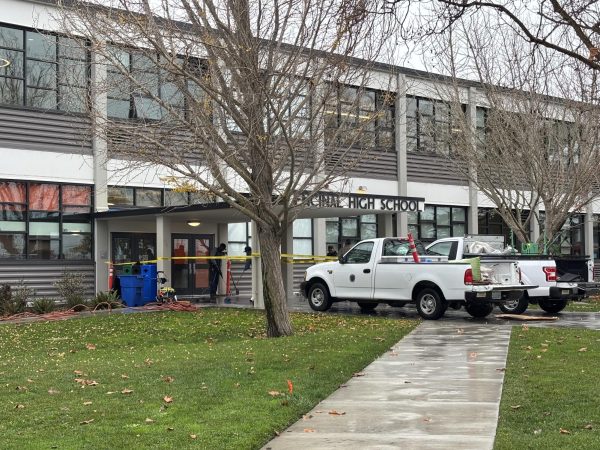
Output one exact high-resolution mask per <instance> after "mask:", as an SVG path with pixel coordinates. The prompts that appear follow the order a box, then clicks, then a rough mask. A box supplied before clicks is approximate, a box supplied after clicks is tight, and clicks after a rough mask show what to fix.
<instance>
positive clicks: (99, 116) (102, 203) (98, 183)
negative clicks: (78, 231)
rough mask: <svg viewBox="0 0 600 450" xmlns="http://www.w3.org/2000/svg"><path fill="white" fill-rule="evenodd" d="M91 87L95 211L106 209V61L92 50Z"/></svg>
mask: <svg viewBox="0 0 600 450" xmlns="http://www.w3.org/2000/svg"><path fill="white" fill-rule="evenodd" d="M91 88H92V91H91V109H92V112H91V118H92V150H93V154H94V207H95V210H96V211H106V210H108V176H107V169H106V166H107V162H108V145H107V140H106V117H107V111H106V108H107V98H106V63H105V60H104V57H102V56H101V55H99V54H98V53H96V52H92V72H91Z"/></svg>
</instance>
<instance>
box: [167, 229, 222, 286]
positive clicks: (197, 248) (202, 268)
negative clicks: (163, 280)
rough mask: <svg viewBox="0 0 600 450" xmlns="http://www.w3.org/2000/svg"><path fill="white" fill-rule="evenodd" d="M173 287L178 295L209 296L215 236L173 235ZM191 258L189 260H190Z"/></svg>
mask: <svg viewBox="0 0 600 450" xmlns="http://www.w3.org/2000/svg"><path fill="white" fill-rule="evenodd" d="M172 239H173V241H172V243H173V247H172V248H173V259H172V262H171V273H172V275H173V280H172V286H173V287H174V288H175V290H176V291H177V295H180V296H181V295H207V294H209V292H210V291H209V287H210V285H209V280H210V263H209V260H208V259H203V258H199V259H196V258H197V257H202V256H210V254H211V252H212V251H213V242H214V235H187V234H186V235H182V234H173V235H172ZM188 258H189V259H188Z"/></svg>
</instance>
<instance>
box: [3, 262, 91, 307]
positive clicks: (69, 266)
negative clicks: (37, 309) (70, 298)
mask: <svg viewBox="0 0 600 450" xmlns="http://www.w3.org/2000/svg"><path fill="white" fill-rule="evenodd" d="M65 272H75V273H80V274H82V275H83V277H84V285H85V289H86V295H87V296H88V297H92V296H93V295H94V281H95V280H94V279H95V277H94V272H95V265H94V263H93V262H92V261H90V262H89V263H88V262H66V261H60V262H50V261H43V262H42V261H2V262H1V263H0V284H9V285H11V286H15V285H19V284H21V282H23V284H24V285H26V286H28V287H31V288H33V289H34V290H35V295H36V297H37V298H41V297H51V298H57V299H58V292H57V291H56V288H55V287H54V286H53V285H54V283H55V282H56V281H58V280H59V279H60V277H61V276H62V274H63V273H65Z"/></svg>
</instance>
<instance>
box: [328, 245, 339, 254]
mask: <svg viewBox="0 0 600 450" xmlns="http://www.w3.org/2000/svg"><path fill="white" fill-rule="evenodd" d="M327 256H337V252H336V251H335V248H333V245H330V246H329V247H327Z"/></svg>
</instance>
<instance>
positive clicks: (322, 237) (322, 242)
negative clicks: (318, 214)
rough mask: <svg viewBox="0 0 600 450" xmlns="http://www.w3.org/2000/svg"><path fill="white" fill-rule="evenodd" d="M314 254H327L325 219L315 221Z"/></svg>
mask: <svg viewBox="0 0 600 450" xmlns="http://www.w3.org/2000/svg"><path fill="white" fill-rule="evenodd" d="M336 248H337V245H336ZM313 253H314V254H315V255H325V254H326V253H327V221H326V220H325V219H313Z"/></svg>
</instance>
